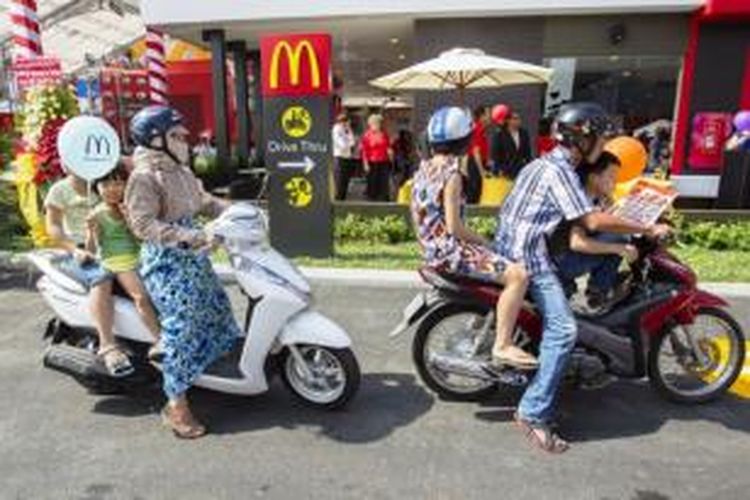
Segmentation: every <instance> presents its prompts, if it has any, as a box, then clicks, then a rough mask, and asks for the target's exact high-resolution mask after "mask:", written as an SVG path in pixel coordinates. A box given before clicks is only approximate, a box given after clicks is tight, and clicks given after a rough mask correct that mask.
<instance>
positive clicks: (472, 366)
mask: <svg viewBox="0 0 750 500" xmlns="http://www.w3.org/2000/svg"><path fill="white" fill-rule="evenodd" d="M429 363H430V364H431V365H432V366H434V367H435V368H437V369H438V370H440V371H443V372H445V373H452V374H454V375H460V376H463V377H471V378H475V379H478V380H488V381H491V382H497V383H500V384H506V385H512V386H515V387H523V386H525V385H527V384H528V383H529V380H528V376H527V375H526V374H524V373H521V372H519V371H517V370H513V369H507V370H503V371H499V372H496V371H495V370H491V369H489V368H488V367H487V363H486V362H484V361H480V360H474V359H465V358H457V357H453V356H449V355H445V354H432V355H430V357H429Z"/></svg>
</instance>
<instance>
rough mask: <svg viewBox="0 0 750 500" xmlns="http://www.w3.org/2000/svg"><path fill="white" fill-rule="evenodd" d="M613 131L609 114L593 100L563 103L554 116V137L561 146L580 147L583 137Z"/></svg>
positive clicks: (597, 135)
mask: <svg viewBox="0 0 750 500" xmlns="http://www.w3.org/2000/svg"><path fill="white" fill-rule="evenodd" d="M612 132H614V127H613V125H612V122H611V120H610V119H609V115H608V114H607V112H606V111H605V110H604V108H603V107H601V106H600V105H598V104H596V103H594V102H575V103H570V104H565V105H564V106H562V107H561V108H560V112H559V113H558V114H557V117H556V118H555V139H556V140H557V141H558V142H559V143H560V144H562V145H563V146H568V147H570V146H578V147H581V146H582V144H581V141H582V140H583V139H584V138H590V137H594V138H595V137H601V136H603V135H609V134H611V133H612Z"/></svg>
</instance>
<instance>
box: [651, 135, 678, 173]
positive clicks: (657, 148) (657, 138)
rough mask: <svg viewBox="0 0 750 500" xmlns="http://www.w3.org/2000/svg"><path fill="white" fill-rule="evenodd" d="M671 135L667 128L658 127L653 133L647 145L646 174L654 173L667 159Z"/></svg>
mask: <svg viewBox="0 0 750 500" xmlns="http://www.w3.org/2000/svg"><path fill="white" fill-rule="evenodd" d="M671 139H672V133H671V132H670V131H669V129H668V128H665V127H660V128H658V129H656V131H655V132H654V136H653V137H652V138H651V140H650V141H649V143H648V166H647V168H646V172H647V173H649V174H650V173H654V172H656V171H657V170H658V169H659V167H661V166H662V164H663V163H664V162H665V161H666V160H667V159H669V156H670V153H669V143H670V142H671Z"/></svg>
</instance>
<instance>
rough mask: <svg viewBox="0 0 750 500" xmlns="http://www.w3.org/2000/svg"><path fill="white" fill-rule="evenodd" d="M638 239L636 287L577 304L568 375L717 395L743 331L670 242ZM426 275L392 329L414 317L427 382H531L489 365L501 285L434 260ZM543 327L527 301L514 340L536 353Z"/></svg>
mask: <svg viewBox="0 0 750 500" xmlns="http://www.w3.org/2000/svg"><path fill="white" fill-rule="evenodd" d="M635 244H636V245H637V247H638V249H639V255H640V257H639V259H638V260H637V261H636V262H635V263H634V264H633V265H632V266H631V271H632V273H633V277H632V285H631V288H630V292H629V295H628V296H627V297H626V298H625V299H623V300H622V301H621V302H619V303H618V304H617V305H616V306H615V307H614V308H613V309H612V310H610V311H609V312H606V313H603V314H600V315H586V314H582V313H576V319H577V323H578V339H577V344H576V346H575V349H574V351H573V354H572V356H571V362H570V364H569V366H568V370H567V374H566V379H567V380H568V381H570V382H573V383H576V384H578V385H582V386H601V385H602V383H601V382H602V381H603V380H604V381H609V380H614V379H616V378H633V379H638V378H642V377H644V376H647V377H648V378H649V381H650V382H651V385H652V386H653V387H654V388H655V389H656V390H657V391H658V392H659V393H660V394H662V395H663V396H664V397H666V398H667V399H670V400H672V401H676V402H681V403H702V402H706V401H710V400H712V399H714V398H716V397H718V396H720V395H721V394H723V393H724V392H725V391H726V390H727V389H728V388H729V387H730V386H731V385H732V384H733V383H734V381H735V380H736V379H737V377H738V376H739V374H740V372H741V370H742V367H743V363H744V359H745V337H744V334H743V332H742V328H741V327H740V325H739V324H738V323H737V321H736V320H735V319H734V318H732V316H731V315H730V314H729V312H728V311H727V309H728V307H729V304H727V302H726V301H724V300H723V299H722V298H720V297H717V296H716V295H713V294H710V293H708V292H705V291H703V290H700V289H699V288H698V287H697V280H696V276H695V273H694V272H693V271H692V270H691V269H690V268H689V267H688V266H687V265H685V264H684V263H682V262H680V261H679V260H678V259H677V258H676V257H675V256H674V255H672V254H670V253H669V252H668V251H667V250H666V249H665V247H664V245H663V244H661V243H658V242H653V241H648V240H645V239H638V240H636V241H635ZM420 274H421V276H422V278H423V280H424V281H425V282H426V283H427V284H429V285H430V287H431V289H430V290H429V291H426V292H422V293H420V294H419V295H417V296H416V297H415V298H414V299H413V300H412V302H411V303H410V304H409V305H408V306H407V307H406V309H405V310H404V317H403V321H402V322H401V323H400V324H399V325H398V326H397V327H396V328H395V330H394V331H393V332H392V333H391V336H392V337H395V336H396V335H399V334H401V333H403V332H404V331H407V330H409V329H410V328H411V327H413V326H416V335H415V336H414V340H413V345H412V354H413V359H414V363H415V365H416V366H417V370H418V372H419V375H420V377H421V378H422V380H423V381H424V383H425V384H426V385H427V386H428V387H429V388H430V389H431V390H433V391H434V392H436V393H437V394H438V395H440V396H441V397H444V398H448V399H453V400H474V399H477V398H481V397H484V396H487V395H489V394H491V393H493V392H494V391H496V390H497V389H498V387H503V386H508V385H510V386H524V385H526V384H528V382H529V380H530V377H531V375H533V374H531V373H529V372H523V371H519V370H515V369H512V368H507V369H505V370H501V371H498V370H495V369H492V368H490V365H489V361H490V353H491V349H492V344H493V342H494V337H495V304H496V302H497V298H498V295H499V294H500V293H501V292H502V288H501V287H499V286H498V285H497V284H496V283H493V282H487V281H481V280H476V279H472V278H467V277H461V276H456V275H449V274H445V273H442V272H440V271H438V270H435V269H432V268H422V269H421V270H420ZM541 334H542V320H541V317H540V315H539V313H538V311H536V310H535V308H534V306H533V304H529V303H527V305H526V307H524V309H523V310H522V311H521V313H520V315H519V318H518V321H517V325H516V330H515V333H514V340H515V342H516V345H518V346H519V347H522V348H524V349H526V350H528V351H529V352H534V353H536V352H537V349H538V345H539V341H540V340H541Z"/></svg>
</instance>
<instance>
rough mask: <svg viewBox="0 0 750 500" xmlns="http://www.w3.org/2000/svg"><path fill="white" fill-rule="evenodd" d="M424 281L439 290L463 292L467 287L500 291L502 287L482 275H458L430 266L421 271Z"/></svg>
mask: <svg viewBox="0 0 750 500" xmlns="http://www.w3.org/2000/svg"><path fill="white" fill-rule="evenodd" d="M419 274H420V276H422V279H423V280H424V281H425V282H426V283H428V284H430V285H432V286H434V287H436V288H439V289H445V290H451V291H456V292H458V291H461V290H462V289H464V288H467V287H492V288H496V289H498V290H500V288H502V287H501V285H500V283H498V282H497V281H495V280H492V279H489V278H487V277H485V276H480V275H467V274H457V273H451V272H448V271H445V270H443V269H438V268H435V267H430V266H423V267H422V268H420V269H419Z"/></svg>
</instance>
